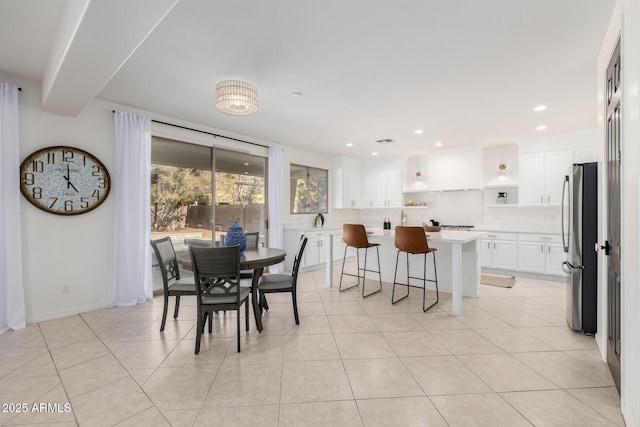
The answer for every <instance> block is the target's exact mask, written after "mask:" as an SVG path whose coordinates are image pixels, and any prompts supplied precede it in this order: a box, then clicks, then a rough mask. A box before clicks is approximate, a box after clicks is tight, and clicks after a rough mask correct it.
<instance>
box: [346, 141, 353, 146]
mask: <svg viewBox="0 0 640 427" xmlns="http://www.w3.org/2000/svg"><path fill="white" fill-rule="evenodd" d="M344 145H346V146H347V147H353V143H351V142H347V143H346V144H344Z"/></svg>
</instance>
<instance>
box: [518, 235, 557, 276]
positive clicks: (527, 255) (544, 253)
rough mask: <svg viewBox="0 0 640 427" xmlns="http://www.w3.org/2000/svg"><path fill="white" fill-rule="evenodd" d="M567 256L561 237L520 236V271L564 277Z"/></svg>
mask: <svg viewBox="0 0 640 427" xmlns="http://www.w3.org/2000/svg"><path fill="white" fill-rule="evenodd" d="M564 261H565V254H564V251H563V248H562V242H561V236H559V235H553V234H520V236H519V241H518V264H519V265H518V269H519V270H520V271H526V272H530V273H540V274H551V275H554V276H564V275H565V273H564V272H563V271H562V263H563V262H564Z"/></svg>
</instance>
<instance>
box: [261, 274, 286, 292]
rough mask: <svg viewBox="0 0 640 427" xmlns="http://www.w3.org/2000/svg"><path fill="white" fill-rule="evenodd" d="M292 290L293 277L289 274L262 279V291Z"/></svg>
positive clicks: (267, 276) (269, 275)
mask: <svg viewBox="0 0 640 427" xmlns="http://www.w3.org/2000/svg"><path fill="white" fill-rule="evenodd" d="M291 288H293V277H291V276H290V275H288V274H267V275H264V276H262V277H261V278H260V290H261V291H272V290H276V289H282V290H285V289H291Z"/></svg>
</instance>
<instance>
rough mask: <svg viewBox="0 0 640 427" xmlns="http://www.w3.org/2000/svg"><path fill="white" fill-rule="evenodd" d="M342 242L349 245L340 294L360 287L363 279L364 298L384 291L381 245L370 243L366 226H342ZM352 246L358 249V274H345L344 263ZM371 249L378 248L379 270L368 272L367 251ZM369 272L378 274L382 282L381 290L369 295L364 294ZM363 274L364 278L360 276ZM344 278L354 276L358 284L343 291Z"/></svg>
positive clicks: (345, 251) (345, 250)
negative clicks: (362, 260)
mask: <svg viewBox="0 0 640 427" xmlns="http://www.w3.org/2000/svg"><path fill="white" fill-rule="evenodd" d="M342 240H343V241H344V243H345V244H346V245H347V246H345V248H344V256H343V257H342V273H341V274H340V286H339V289H340V292H343V291H348V290H349V289H352V288H355V287H356V286H359V285H360V279H362V297H363V298H366V297H369V296H371V295H373V294H377V293H378V292H380V291H381V290H382V276H381V275H380V251H379V250H378V246H380V244H379V243H369V239H367V232H366V231H365V229H364V225H362V224H344V225H343V226H342ZM349 246H351V247H352V248H356V264H357V270H356V271H357V274H350V273H345V272H344V262H345V259H346V258H347V249H348V248H349ZM369 248H376V252H377V255H378V270H377V271H376V270H367V250H368V249H369ZM360 249H364V266H363V267H362V268H361V267H360ZM367 271H368V272H370V273H378V278H379V281H380V288H379V289H378V290H377V291H374V292H371V293H369V294H367V295H365V294H364V283H365V275H366V274H367ZM360 272H362V276H361V275H360ZM342 276H354V277H357V278H358V282H357V283H356V284H355V285H353V286H350V287H348V288H345V289H342Z"/></svg>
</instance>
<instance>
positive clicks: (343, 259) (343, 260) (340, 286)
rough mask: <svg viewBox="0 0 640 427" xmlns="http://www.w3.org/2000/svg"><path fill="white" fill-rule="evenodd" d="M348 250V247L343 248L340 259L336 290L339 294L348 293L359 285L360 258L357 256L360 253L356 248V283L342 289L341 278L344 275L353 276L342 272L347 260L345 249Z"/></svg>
mask: <svg viewBox="0 0 640 427" xmlns="http://www.w3.org/2000/svg"><path fill="white" fill-rule="evenodd" d="M348 248H349V246H345V247H344V256H343V257H342V272H341V273H340V285H339V286H338V290H339V291H340V292H344V291H348V290H349V289H353V288H356V287H358V286H359V285H360V256H359V253H360V251H359V250H358V248H356V272H357V274H356V275H355V276H356V277H357V278H358V281H357V282H356V284H355V285H353V286H349V287H348V288H344V289H342V276H344V275H345V274H346V275H347V276H353V274H349V273H345V272H344V263H345V261H346V259H347V249H348Z"/></svg>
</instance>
